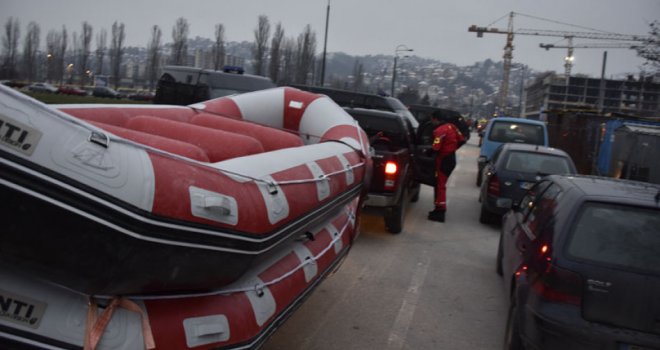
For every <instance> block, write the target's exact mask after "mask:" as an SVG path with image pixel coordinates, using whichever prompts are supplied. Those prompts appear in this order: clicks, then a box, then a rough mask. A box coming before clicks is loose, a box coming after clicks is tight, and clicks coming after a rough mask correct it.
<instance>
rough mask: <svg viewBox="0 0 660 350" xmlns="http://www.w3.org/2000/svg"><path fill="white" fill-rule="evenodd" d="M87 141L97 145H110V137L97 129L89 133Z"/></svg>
mask: <svg viewBox="0 0 660 350" xmlns="http://www.w3.org/2000/svg"><path fill="white" fill-rule="evenodd" d="M88 141H89V142H91V143H95V144H97V145H99V146H103V147H104V148H108V146H110V138H109V137H108V135H106V134H104V133H100V132H98V131H92V134H91V135H89V139H88Z"/></svg>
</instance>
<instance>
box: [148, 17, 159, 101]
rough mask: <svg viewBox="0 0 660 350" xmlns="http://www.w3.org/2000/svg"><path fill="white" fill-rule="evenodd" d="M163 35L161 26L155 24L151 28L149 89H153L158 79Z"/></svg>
mask: <svg viewBox="0 0 660 350" xmlns="http://www.w3.org/2000/svg"><path fill="white" fill-rule="evenodd" d="M162 35H163V32H162V31H161V30H160V27H159V26H157V25H154V26H153V27H152V28H151V41H150V42H149V45H148V46H147V50H148V52H149V63H148V65H147V67H148V68H147V69H149V71H148V77H147V79H148V80H149V89H151V90H153V88H154V85H155V82H156V79H158V68H159V64H160V40H161V37H162Z"/></svg>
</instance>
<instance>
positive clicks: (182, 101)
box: [154, 66, 275, 105]
mask: <svg viewBox="0 0 660 350" xmlns="http://www.w3.org/2000/svg"><path fill="white" fill-rule="evenodd" d="M274 87H275V84H274V83H273V82H272V81H271V80H270V79H269V78H266V77H262V76H259V75H252V74H244V71H243V69H242V68H240V67H232V66H225V67H224V68H223V70H222V71H216V70H212V69H203V68H196V67H184V66H164V67H163V73H162V74H161V77H160V79H158V87H157V88H156V95H155V96H154V103H157V104H173V105H190V104H193V103H197V102H201V101H206V100H210V99H213V98H218V97H223V96H228V95H235V94H241V93H245V92H250V91H257V90H264V89H270V88H274Z"/></svg>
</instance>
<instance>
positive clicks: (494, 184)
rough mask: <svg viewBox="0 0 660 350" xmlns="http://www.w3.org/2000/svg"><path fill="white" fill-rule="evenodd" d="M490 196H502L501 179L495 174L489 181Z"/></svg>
mask: <svg viewBox="0 0 660 350" xmlns="http://www.w3.org/2000/svg"><path fill="white" fill-rule="evenodd" d="M488 194H491V195H493V196H499V195H500V179H499V178H498V177H497V175H495V174H492V175H491V177H490V178H489V179H488Z"/></svg>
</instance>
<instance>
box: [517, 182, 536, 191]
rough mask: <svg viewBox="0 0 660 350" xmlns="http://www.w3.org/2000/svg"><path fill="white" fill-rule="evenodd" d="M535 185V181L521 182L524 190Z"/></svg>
mask: <svg viewBox="0 0 660 350" xmlns="http://www.w3.org/2000/svg"><path fill="white" fill-rule="evenodd" d="M533 186H534V183H533V182H521V183H520V188H522V189H523V190H529V189H530V188H532V187H533Z"/></svg>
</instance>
